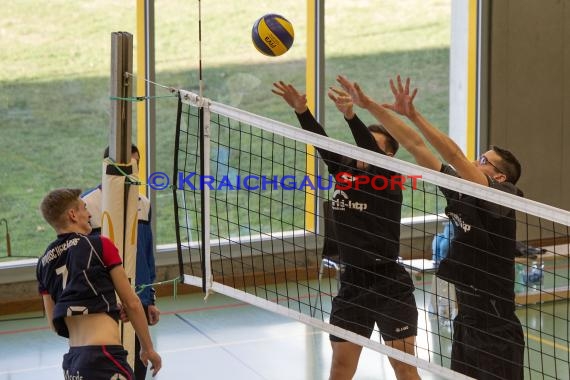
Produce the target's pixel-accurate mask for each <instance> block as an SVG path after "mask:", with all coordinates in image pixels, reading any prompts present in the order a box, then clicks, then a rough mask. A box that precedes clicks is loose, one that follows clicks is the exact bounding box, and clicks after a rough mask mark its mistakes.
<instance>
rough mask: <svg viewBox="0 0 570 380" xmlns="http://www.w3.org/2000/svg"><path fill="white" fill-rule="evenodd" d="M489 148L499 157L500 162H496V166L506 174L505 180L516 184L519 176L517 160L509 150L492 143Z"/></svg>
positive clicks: (519, 170) (519, 164) (519, 165)
mask: <svg viewBox="0 0 570 380" xmlns="http://www.w3.org/2000/svg"><path fill="white" fill-rule="evenodd" d="M491 149H492V150H493V151H494V152H495V153H497V155H498V156H499V157H501V162H499V163H497V166H498V167H499V169H501V171H502V172H503V174H504V175H506V176H507V182H510V183H512V184H513V185H516V184H517V182H518V180H519V178H520V177H521V163H520V162H519V160H518V159H517V158H516V157H515V155H514V154H513V153H511V152H510V151H508V150H506V149H503V148H500V147H498V146H496V145H492V146H491Z"/></svg>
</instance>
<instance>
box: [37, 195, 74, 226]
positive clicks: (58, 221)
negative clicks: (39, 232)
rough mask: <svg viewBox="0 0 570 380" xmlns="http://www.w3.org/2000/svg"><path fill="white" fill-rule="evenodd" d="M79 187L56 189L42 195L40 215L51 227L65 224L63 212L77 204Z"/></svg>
mask: <svg viewBox="0 0 570 380" xmlns="http://www.w3.org/2000/svg"><path fill="white" fill-rule="evenodd" d="M80 195H81V190H80V189H56V190H52V191H50V192H49V193H48V195H46V196H45V197H44V199H43V200H42V203H41V204H40V210H41V212H42V216H43V217H44V219H45V220H46V222H48V223H49V224H50V225H51V226H52V227H53V228H55V229H59V228H63V227H66V226H67V220H66V218H65V214H66V212H67V210H69V209H71V208H76V207H78V206H79V204H78V203H79V202H78V200H79V196H80Z"/></svg>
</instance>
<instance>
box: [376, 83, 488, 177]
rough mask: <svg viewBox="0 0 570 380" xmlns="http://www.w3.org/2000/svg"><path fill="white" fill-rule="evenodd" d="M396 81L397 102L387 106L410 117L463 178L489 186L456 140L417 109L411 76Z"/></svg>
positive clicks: (393, 87) (393, 89)
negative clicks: (403, 83) (404, 80)
mask: <svg viewBox="0 0 570 380" xmlns="http://www.w3.org/2000/svg"><path fill="white" fill-rule="evenodd" d="M396 81H397V83H396V84H394V81H393V80H392V79H390V88H391V89H392V93H393V94H394V98H395V102H394V104H393V105H385V106H386V107H388V108H390V109H392V110H394V111H396V112H398V113H399V114H401V115H404V116H406V117H407V118H408V119H410V120H411V121H412V122H413V123H414V125H415V126H416V127H417V128H418V129H419V131H420V132H421V133H422V134H423V135H424V137H425V138H426V139H427V141H428V142H429V143H430V144H431V145H432V146H433V147H434V148H435V150H437V151H438V152H439V154H440V155H441V157H442V158H443V159H444V160H445V161H447V162H449V163H450V164H451V165H452V166H453V167H454V168H455V170H456V171H457V174H459V176H460V177H461V178H463V179H466V180H468V181H472V182H476V183H479V184H481V185H485V186H489V182H488V180H487V177H486V176H485V175H484V174H483V173H482V172H481V171H480V170H478V169H477V168H476V167H475V166H474V165H473V163H472V162H471V161H469V159H467V157H466V156H465V154H464V153H463V151H462V150H461V148H460V147H459V146H458V145H457V144H456V143H455V141H453V140H452V139H451V138H450V137H449V136H447V135H446V134H445V133H443V132H442V131H440V130H439V129H437V128H436V127H434V126H433V125H432V124H431V123H430V122H429V121H428V120H427V119H426V118H425V117H424V116H423V115H422V114H421V113H420V112H418V111H417V110H416V109H415V107H414V105H413V100H414V97H415V95H416V93H417V89H415V90H414V91H413V92H412V94H411V95H410V78H407V79H406V83H405V85H402V79H401V78H400V76H399V75H398V76H397V78H396Z"/></svg>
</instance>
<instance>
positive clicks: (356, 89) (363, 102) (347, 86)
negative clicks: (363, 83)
mask: <svg viewBox="0 0 570 380" xmlns="http://www.w3.org/2000/svg"><path fill="white" fill-rule="evenodd" d="M336 81H337V82H338V83H339V84H340V85H341V87H342V88H343V89H344V90H345V91H346V92H347V93H348V95H350V97H351V98H352V101H353V102H354V104H356V105H357V106H359V107H362V108H366V107H368V106H369V105H370V104H371V103H373V100H372V99H371V98H370V97H369V96H368V95H366V94H365V93H364V91H362V89H361V88H360V86H359V85H358V83H356V82H351V81H350V80H348V78H347V77H345V76H344V75H339V76H337V77H336Z"/></svg>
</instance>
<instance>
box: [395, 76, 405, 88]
mask: <svg viewBox="0 0 570 380" xmlns="http://www.w3.org/2000/svg"><path fill="white" fill-rule="evenodd" d="M396 80H397V81H398V91H399V92H403V91H404V87H403V86H402V78H401V77H400V74H398V76H397V77H396Z"/></svg>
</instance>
